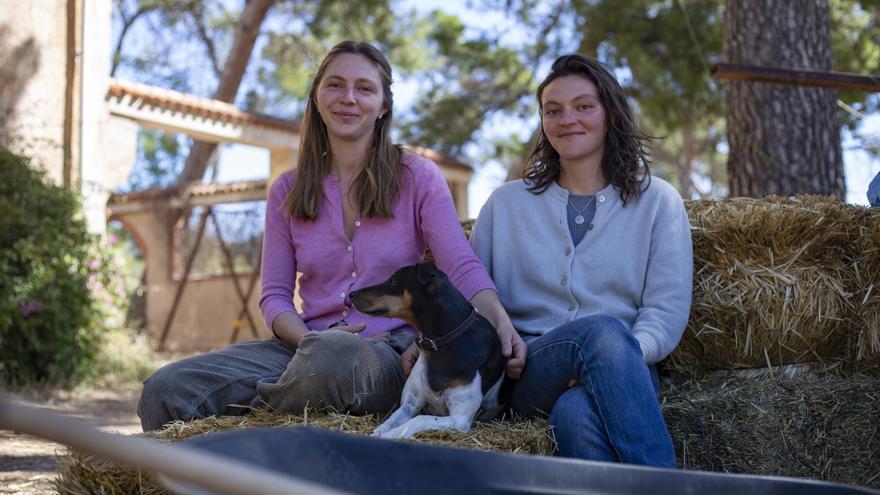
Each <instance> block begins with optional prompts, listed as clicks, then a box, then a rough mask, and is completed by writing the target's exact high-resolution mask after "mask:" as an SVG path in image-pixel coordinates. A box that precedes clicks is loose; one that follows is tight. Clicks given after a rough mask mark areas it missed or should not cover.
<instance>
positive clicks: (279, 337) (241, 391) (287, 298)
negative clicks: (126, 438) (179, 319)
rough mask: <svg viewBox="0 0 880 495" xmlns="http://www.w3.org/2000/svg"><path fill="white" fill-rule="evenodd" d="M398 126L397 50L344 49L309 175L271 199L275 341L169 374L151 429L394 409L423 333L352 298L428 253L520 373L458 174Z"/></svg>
mask: <svg viewBox="0 0 880 495" xmlns="http://www.w3.org/2000/svg"><path fill="white" fill-rule="evenodd" d="M391 120H392V94H391V67H390V65H389V64H388V61H387V60H386V59H385V57H384V56H383V55H382V54H381V53H380V52H379V51H378V50H376V49H375V48H374V47H373V46H371V45H370V44H368V43H360V42H352V41H346V42H342V43H340V44H338V45H336V46H335V47H333V49H331V50H330V52H329V53H328V54H327V56H326V57H325V58H324V60H323V62H322V63H321V65H320V67H319V69H318V72H317V74H316V75H315V79H314V80H313V83H312V87H311V90H310V91H309V100H308V103H307V104H306V111H305V116H304V117H303V121H302V135H301V149H300V154H299V159H298V163H297V167H296V170H293V171H289V172H287V173H285V174H284V175H282V176H281V177H280V178H278V180H276V181H275V182H274V183H273V185H272V187H271V189H270V191H269V198H268V201H267V204H266V229H265V234H264V235H265V237H264V242H263V263H262V267H263V268H262V273H261V275H262V296H261V298H260V308H261V310H262V314H263V318H264V320H265V322H266V325H267V326H268V327H269V328H271V329H272V331H273V333H274V336H275V338H273V339H270V340H264V341H251V342H242V343H238V344H235V345H231V346H229V347H226V348H224V349H221V350H218V351H214V352H210V353H207V354H203V355H200V356H195V357H191V358H188V359H184V360H182V361H178V362H175V363H171V364H169V365H167V366H165V367H163V368H161V369H159V370H158V371H156V373H154V374H153V375H152V376H151V377H150V378H148V379H147V380H146V381H145V382H144V391H143V393H142V395H141V399H140V401H139V403H138V415H139V416H140V418H141V425H142V427H143V429H144V431H148V430H153V429H156V428H159V427H161V426H162V425H164V424H165V423H167V422H168V421H172V420H177V419H182V420H189V419H194V418H202V417H206V416H212V415H225V414H241V413H244V412H246V411H247V407H246V406H252V407H260V408H272V409H276V410H283V411H288V412H301V411H302V410H303V409H304V408H305V407H306V406H307V405H308V406H309V407H314V408H323V407H331V408H334V409H336V410H340V411H347V412H350V413H353V414H369V413H384V412H387V411H389V410H390V409H391V408H392V407H393V406H394V405H395V404H396V403H397V401H398V400H399V398H400V393H401V390H402V388H403V383H404V381H405V379H406V375H408V373H409V369H408V368H409V367H410V366H411V363H412V362H413V361H414V356H415V355H416V349H417V348H416V347H415V345H414V343H413V341H414V335H415V331H414V330H413V329H412V328H410V327H408V326H407V325H406V324H405V323H404V322H403V321H401V320H397V319H391V318H379V317H371V316H367V315H363V314H361V313H359V312H358V311H357V310H356V309H355V308H354V307H353V306H352V305H351V301H350V300H349V297H348V295H349V293H350V292H351V291H353V290H356V289H359V288H361V287H367V286H370V285H374V284H377V283H379V282H382V281H384V280H385V279H387V278H388V277H389V276H390V275H391V274H392V273H394V271H395V270H397V269H398V268H400V267H403V266H406V265H410V264H413V263H417V262H419V261H421V260H422V259H423V256H424V252H425V249H426V248H427V247H430V248H431V251H432V252H433V254H434V257H435V259H436V263H437V265H438V266H439V268H440V269H441V270H443V271H444V272H446V273H447V274H448V275H449V278H450V279H451V280H452V281H453V283H454V284H455V286H456V287H457V288H458V289H459V290H460V291H461V292H462V293H463V294H464V296H465V297H467V298H468V299H470V300H471V302H472V303H473V304H474V306H475V307H476V308H477V309H478V310H479V311H480V312H481V313H482V314H483V315H485V316H486V317H487V318H489V320H490V321H491V322H492V323H493V325H494V326H495V328H496V329H497V331H498V335H499V338H500V339H501V342H502V348H503V351H504V353H505V355H510V356H511V360H510V362H509V365H508V373H509V374H510V375H511V376H513V377H517V376H518V375H519V372H520V371H521V370H522V367H523V365H524V364H525V345H524V344H523V342H522V340H521V339H520V338H519V336H518V335H517V333H516V331H515V330H514V329H513V326H512V325H511V323H510V318H508V316H507V314H506V313H505V311H504V309H503V308H502V306H501V303H500V302H499V300H498V296H497V293H496V291H495V286H494V285H493V284H492V280H491V279H490V278H489V276H488V274H487V273H486V271H485V269H484V268H483V266H482V264H481V263H480V261H479V260H478V259H477V258H476V257H475V256H474V253H473V251H472V250H471V248H470V246H469V244H468V242H467V239H466V237H465V235H464V233H463V232H462V230H461V226H460V224H459V221H458V218H457V217H456V214H455V208H454V205H453V203H452V197H451V195H450V193H449V189H448V187H447V185H446V181H445V180H444V179H443V177H442V175H441V174H440V171H439V169H438V167H437V166H436V164H434V163H433V162H431V161H430V160H427V159H424V158H421V157H418V156H416V155H413V154H411V153H406V152H404V151H402V150H401V149H400V147H399V146H397V145H394V144H392V143H391V140H390V129H391ZM297 273H299V274H301V275H300V277H299V280H298V281H297V278H296V275H297ZM297 283H298V284H299V294H300V297H301V299H302V301H303V304H302V308H301V312H298V311H297V310H296V309H295V308H294V305H293V294H294V290H295V289H296V286H297ZM241 406H245V407H241Z"/></svg>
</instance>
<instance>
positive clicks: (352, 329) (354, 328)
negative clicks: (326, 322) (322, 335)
mask: <svg viewBox="0 0 880 495" xmlns="http://www.w3.org/2000/svg"><path fill="white" fill-rule="evenodd" d="M365 328H367V325H366V323H356V324H354V325H336V326H334V327H330V328H328V329H327V330H342V331H343V332H349V333H357V334H359V333H361V332H363V331H364V329H365ZM364 338H365V339H367V340H369V341H370V342H388V332H382V333H377V334H374V335H370V336H368V337H364Z"/></svg>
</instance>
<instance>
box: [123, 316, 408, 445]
mask: <svg viewBox="0 0 880 495" xmlns="http://www.w3.org/2000/svg"><path fill="white" fill-rule="evenodd" d="M414 339H415V337H414V335H412V334H411V333H409V332H403V331H397V332H393V333H391V335H390V336H389V339H388V341H387V342H371V341H368V340H366V339H364V338H362V337H360V336H358V335H354V334H351V333H348V332H343V331H338V330H326V331H323V332H309V333H307V334H306V335H305V337H303V340H302V342H300V345H299V348H294V347H293V346H291V345H289V344H287V343H286V342H284V341H281V340H278V339H271V340H262V341H250V342H241V343H238V344H233V345H230V346H228V347H225V348H223V349H220V350H217V351H213V352H209V353H206V354H201V355H198V356H193V357H190V358H186V359H183V360H180V361H177V362H174V363H169V364H167V365H166V366H163V367H162V368H160V369H159V370H157V371H156V372H155V373H153V374H152V375H151V376H150V377H149V378H147V380H146V381H145V382H144V390H143V392H142V393H141V397H140V400H139V401H138V406H137V409H138V416H140V419H141V427H142V428H143V430H144V431H150V430H155V429H157V428H160V427H161V426H162V425H164V424H165V423H168V422H169V421H173V420H177V419H180V420H184V421H186V420H191V419H198V418H204V417H207V416H221V415H237V414H244V413H246V412H248V411H249V409H250V408H251V407H255V408H260V409H266V410H277V411H283V412H291V413H297V414H298V413H301V412H302V411H303V410H304V409H305V408H306V406H308V407H313V408H326V407H330V408H333V409H336V410H338V411H347V412H350V413H352V414H372V413H386V412H388V411H390V410H391V409H392V408H393V407H394V406H395V404H397V403H398V402H399V400H400V393H401V391H402V390H403V384H404V382H405V381H406V378H405V377H404V376H403V370H402V369H401V367H400V354H401V353H402V352H403V351H404V350H405V349H406V348H407V347H408V346H409V345H410V344H411V343H412V342H413V340H414Z"/></svg>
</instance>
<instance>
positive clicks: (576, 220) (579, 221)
mask: <svg viewBox="0 0 880 495" xmlns="http://www.w3.org/2000/svg"><path fill="white" fill-rule="evenodd" d="M595 200H596V196H593V197H592V198H590V200H589V201H587V204H585V205H584V207H583V208H581V209H580V210H578V209H577V207H576V206H575V205H574V203H572V202H571V198H569V200H568V204H570V205H571V208H572V209H573V210H574V211H575V213H577V216H576V217H574V223H576V224H578V225H582V224H583V223H584V221H585V218H584V212H585V211H586V210H587V208H589V207H590V205H591V204H593V201H595Z"/></svg>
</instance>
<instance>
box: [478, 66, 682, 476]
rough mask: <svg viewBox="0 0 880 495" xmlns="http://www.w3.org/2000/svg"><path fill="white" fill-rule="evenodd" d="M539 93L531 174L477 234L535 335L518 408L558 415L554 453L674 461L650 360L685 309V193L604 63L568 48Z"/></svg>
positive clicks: (526, 329)
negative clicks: (652, 161) (657, 157)
mask: <svg viewBox="0 0 880 495" xmlns="http://www.w3.org/2000/svg"><path fill="white" fill-rule="evenodd" d="M537 96H538V104H539V108H540V112H541V124H542V125H541V129H540V132H539V135H538V140H537V143H536V145H535V148H534V150H533V151H532V153H531V155H530V156H529V159H528V161H527V166H526V170H525V172H524V178H523V180H518V181H514V182H509V183H507V184H504V185H503V186H501V187H500V188H498V189H497V190H496V191H494V192H493V194H492V195H491V197H490V198H489V200H488V202H487V203H486V205H485V206H484V207H483V209H482V211H481V212H480V215H479V218H478V219H477V223H476V226H475V227H474V232H473V236H472V243H473V246H474V248H475V250H476V253H477V255H478V256H479V257H480V259H481V260H482V261H483V263H484V264H485V265H486V268H487V269H488V271H489V274H490V275H491V276H492V278H493V280H494V281H495V284H496V286H497V287H498V292H499V295H500V296H501V301H502V303H503V305H504V306H505V308H506V309H507V311H508V314H509V315H510V317H511V319H512V320H513V324H514V327H516V329H517V330H518V331H519V332H520V334H521V335H522V336H523V337H524V339H525V340H526V342H527V344H528V355H527V359H526V366H525V369H524V371H523V373H522V377H521V378H520V380H519V381H518V382H517V383H516V385H515V387H514V392H513V399H512V403H511V405H512V407H513V409H514V411H516V412H517V413H519V414H523V415H526V416H531V415H534V414H536V413H538V412H543V413H547V414H549V415H550V416H549V421H550V423H551V425H552V426H553V428H554V434H555V436H556V440H557V443H558V454H559V455H562V456H567V457H579V458H584V459H592V460H599V461H611V462H625V463H632V464H645V465H653V466H662V467H675V452H674V450H673V447H672V441H671V438H670V436H669V433H668V431H667V429H666V425H665V423H664V421H663V416H662V415H661V412H660V406H659V403H658V401H657V392H658V388H659V380H658V378H657V372H656V370H655V368H654V366H653V365H654V364H655V363H657V362H658V361H660V360H662V359H663V358H665V357H666V356H668V355H669V353H670V352H672V350H673V348H675V346H676V345H677V344H678V341H679V339H680V337H681V334H682V332H683V331H684V328H685V326H686V324H687V319H688V313H689V312H690V304H691V286H692V271H693V253H692V246H691V236H690V227H689V224H688V217H687V213H686V212H685V209H684V205H683V202H682V200H681V197H680V195H679V194H678V192H677V191H676V190H675V189H674V188H673V187H672V186H670V185H669V184H668V183H667V182H665V181H663V180H661V179H659V178H656V177H655V178H651V176H650V171H649V169H648V164H649V158H648V146H649V137H648V136H647V135H645V134H643V133H642V132H640V131H639V130H638V129H637V128H636V126H635V123H634V119H633V115H632V111H631V109H630V107H629V104H628V102H627V100H626V96H625V95H624V93H623V90H622V89H621V87H620V85H619V84H618V83H617V81H616V80H615V79H614V77H613V76H612V75H611V74H610V73H609V72H608V71H607V70H606V69H605V68H604V67H603V66H602V65H600V64H599V63H598V62H596V61H595V60H593V59H590V58H586V57H582V56H579V55H568V56H563V57H560V58H559V59H557V60H556V62H555V63H554V64H553V67H552V69H551V72H550V74H549V75H548V76H547V77H546V78H545V79H544V81H543V82H542V83H541V85H540V86H539V87H538V91H537Z"/></svg>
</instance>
